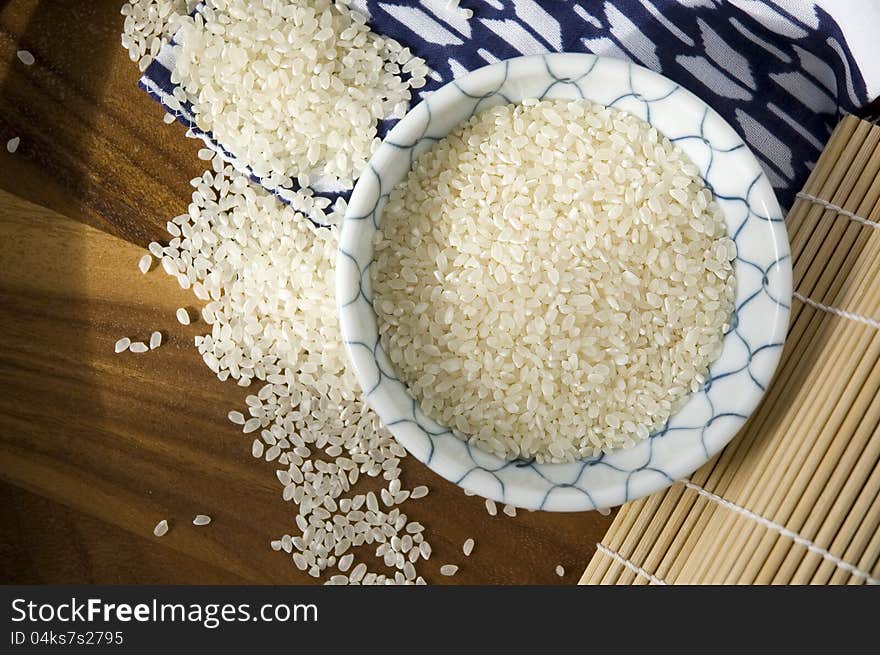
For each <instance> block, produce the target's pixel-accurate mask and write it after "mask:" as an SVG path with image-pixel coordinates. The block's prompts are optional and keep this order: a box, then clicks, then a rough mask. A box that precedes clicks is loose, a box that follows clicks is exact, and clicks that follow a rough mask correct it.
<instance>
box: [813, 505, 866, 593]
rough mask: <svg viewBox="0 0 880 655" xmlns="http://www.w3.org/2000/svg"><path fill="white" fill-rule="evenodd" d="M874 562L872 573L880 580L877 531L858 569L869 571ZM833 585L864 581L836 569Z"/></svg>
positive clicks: (832, 580)
mask: <svg viewBox="0 0 880 655" xmlns="http://www.w3.org/2000/svg"><path fill="white" fill-rule="evenodd" d="M876 502H880V500H875V506H876ZM872 562H873V563H874V570H873V571H872V572H871V573H872V575H873V576H874V577H875V578H880V530H876V529H875V530H874V533H873V535H872V536H871V542H870V543H869V544H868V547H867V548H866V549H865V553H864V554H863V555H862V557H861V559H860V560H859V562H858V567H859V568H860V569H861V570H863V571H868V570H870V568H871V563H872ZM820 571H821V569H820ZM831 584H862V580H861V579H859V578H857V577H856V576H854V575H849V574H848V573H846V572H845V571H841V570H840V569H836V570H835V572H834V576H833V577H832V578H831Z"/></svg>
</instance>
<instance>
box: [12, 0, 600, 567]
mask: <svg viewBox="0 0 880 655" xmlns="http://www.w3.org/2000/svg"><path fill="white" fill-rule="evenodd" d="M120 5H121V0H89V1H88V2H84V1H83V0H11V1H3V2H0V243H2V253H0V529H2V533H3V536H2V540H0V583H47V582H64V583H72V582H90V583H180V584H201V583H205V584H207V583H232V584H234V583H281V584H283V583H288V584H296V583H307V582H314V580H313V579H312V578H309V577H308V576H306V575H305V574H303V573H300V572H299V571H298V570H296V568H295V567H294V566H293V565H292V563H291V562H290V559H289V556H288V555H285V554H284V553H277V552H273V551H272V550H270V549H269V546H268V542H269V541H270V540H271V539H275V538H278V537H279V536H281V535H282V534H284V533H285V532H292V533H295V532H294V531H295V530H296V528H295V526H294V524H293V518H294V515H295V506H294V505H292V504H288V503H285V502H284V501H283V500H282V499H281V488H280V485H279V484H278V482H277V481H276V479H275V476H274V473H273V469H274V466H273V465H272V464H269V463H267V462H265V461H260V460H255V459H253V458H252V457H251V456H250V441H251V440H250V439H248V438H247V437H244V436H243V435H242V434H241V433H240V432H239V431H237V430H236V429H235V428H234V427H233V426H232V425H231V424H230V423H229V422H228V421H227V420H226V413H227V412H228V411H229V410H230V409H233V408H240V407H241V406H243V404H244V403H243V399H244V396H245V395H246V394H247V393H248V391H246V390H243V389H241V388H240V387H238V386H236V385H235V384H233V383H225V384H224V383H221V382H219V381H218V380H217V379H216V377H214V375H213V374H212V373H211V372H210V371H209V370H208V369H207V368H206V367H205V366H204V364H203V363H202V361H201V358H200V357H199V355H198V353H197V352H196V350H195V348H194V347H193V345H192V339H193V337H194V336H195V335H196V334H198V333H199V331H200V330H204V329H205V325H204V324H203V323H195V324H193V325H190V326H186V327H184V326H181V325H179V324H178V323H177V322H176V320H175V318H174V310H175V308H176V307H180V306H189V307H193V308H194V307H195V306H196V305H195V298H194V297H193V296H192V295H191V294H190V293H189V292H188V291H183V290H181V289H180V288H179V287H178V286H177V284H176V282H175V281H173V280H172V279H171V278H169V277H167V276H166V275H165V274H164V273H163V272H162V271H161V267H159V268H158V270H156V269H154V270H153V271H151V272H150V273H149V274H147V275H141V274H140V272H139V271H138V270H137V260H138V258H139V257H140V255H141V254H143V252H144V250H143V248H144V246H145V245H146V244H147V243H148V242H149V241H150V240H153V239H159V240H161V239H162V237H163V235H164V234H165V233H164V229H163V226H164V224H165V221H166V220H167V219H168V218H169V217H171V216H174V215H176V214H179V213H181V212H183V211H185V210H186V205H187V202H188V199H189V196H190V192H191V190H190V187H189V184H188V181H189V179H190V178H192V177H195V176H196V175H198V174H199V173H200V172H201V170H202V166H201V164H202V162H200V161H199V160H198V158H197V157H196V152H197V150H198V149H199V142H196V141H193V140H188V139H186V138H184V130H183V128H182V127H181V126H180V125H177V124H174V125H171V126H166V125H164V124H163V123H162V115H163V111H162V109H161V108H160V107H159V106H158V105H157V104H156V103H154V102H153V101H152V100H151V99H150V98H149V97H148V96H147V95H146V94H145V93H143V92H142V91H140V90H139V89H138V88H137V85H136V83H137V78H138V71H137V67H136V65H135V64H133V63H132V62H131V61H129V60H128V57H127V53H126V52H125V51H123V50H122V48H121V47H120V46H119V32H120V30H121V26H122V17H121V16H120V15H119V7H120ZM19 48H24V49H27V50H30V51H31V52H32V53H33V54H34V56H35V57H36V63H35V64H34V65H33V66H30V67H26V66H24V65H22V64H21V63H20V62H19V61H18V59H17V58H16V55H15V52H16V50H17V49H19ZM13 136H19V137H20V138H21V145H20V146H19V149H18V152H16V153H15V154H14V155H10V154H8V153H7V152H6V149H5V148H4V147H2V146H3V145H5V143H6V141H7V140H8V139H10V138H11V137H13ZM153 330H160V331H162V333H163V335H164V337H165V338H164V343H163V345H162V347H161V348H159V349H158V350H156V351H154V352H149V353H146V354H142V355H135V354H131V353H124V354H121V355H115V354H114V352H113V344H114V342H115V341H116V339H118V338H119V337H121V336H129V337H132V338H133V339H143V340H146V339H147V338H148V336H149V334H150V332H151V331H153ZM403 468H404V474H403V480H404V484H405V485H416V484H426V485H428V486H429V487H430V488H431V494H430V495H429V496H428V497H427V498H425V499H423V500H419V501H410V502H408V503H406V504H405V505H404V509H403V511H405V512H406V513H407V514H408V515H410V516H411V517H413V518H414V519H415V520H418V521H420V522H422V523H424V524H425V525H426V526H427V530H428V533H427V534H428V539H429V541H430V542H431V544H432V545H433V547H434V555H433V556H432V558H431V560H430V561H428V562H424V563H421V564H420V565H419V566H418V567H417V568H418V569H419V573H420V574H422V575H424V577H425V578H426V579H427V580H428V581H429V582H430V583H444V582H450V583H508V584H509V583H555V582H567V583H573V582H575V581H576V580H577V579H578V577H579V576H580V573H581V571H582V570H583V568H584V566H585V565H586V563H587V562H588V561H589V559H590V557H591V555H592V552H593V550H594V544H595V542H596V541H598V540H600V539H601V538H602V535H603V534H604V532H605V530H606V529H607V527H608V525H609V524H610V522H611V517H603V516H600V515H599V514H598V513H596V512H591V513H582V514H550V513H543V512H536V513H528V512H520V514H519V516H517V517H516V518H509V517H507V516H503V515H501V514H499V516H497V517H494V518H492V517H489V516H488V514H487V513H486V511H485V509H484V506H483V501H482V500H481V499H479V498H468V497H466V496H464V494H463V493H462V492H461V491H460V490H459V489H458V488H457V487H455V486H453V485H452V484H450V483H447V482H446V481H444V480H442V479H440V478H439V477H438V476H437V475H435V474H434V473H432V472H431V471H429V470H428V469H427V468H425V467H424V466H423V465H422V464H420V463H419V462H417V461H416V460H414V459H408V460H406V461H405V462H404V465H403ZM196 513H204V514H209V515H211V516H212V517H213V518H214V521H213V523H212V524H211V525H210V526H208V527H204V528H195V527H193V526H192V525H191V523H190V522H191V520H192V517H193V516H194V515H195V514H196ZM161 518H168V519H169V521H170V522H171V523H172V529H171V531H170V532H169V533H168V534H167V535H166V536H165V537H163V538H162V539H156V538H155V537H153V535H152V529H153V526H154V525H155V524H156V522H157V521H158V520H159V519H161ZM468 536H472V537H474V538H475V540H476V542H477V546H476V548H475V549H474V553H473V555H472V556H471V557H470V558H464V557H463V555H462V554H461V544H462V542H463V541H464V540H465V538H466V537H468ZM358 556H359V558H363V559H364V561H366V562H367V563H368V565H369V566H370V568H371V570H382V565H381V562H380V561H379V560H378V559H376V558H375V557H374V556H373V554H372V553H371V552H369V549H364V550H361V551H359V552H358ZM447 562H450V563H457V564H459V565H460V566H461V570H460V572H459V574H458V575H457V576H455V577H454V578H443V577H441V576H440V575H439V573H438V569H439V567H440V565H441V564H443V563H447ZM557 564H562V565H563V566H564V567H565V569H566V574H565V576H564V578H558V577H557V576H556V574H555V573H554V569H555V567H556V565H557Z"/></svg>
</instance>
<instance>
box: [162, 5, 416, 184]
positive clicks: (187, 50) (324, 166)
mask: <svg viewBox="0 0 880 655" xmlns="http://www.w3.org/2000/svg"><path fill="white" fill-rule="evenodd" d="M348 5H349V3H348V2H342V1H340V2H332V1H331V0H301V1H299V2H290V1H289V0H253V1H252V0H206V2H205V3H204V5H203V6H202V7H200V8H199V11H198V12H197V13H196V14H195V15H194V16H192V17H189V16H187V17H184V18H181V19H180V20H179V25H180V31H179V32H178V33H177V34H176V36H175V41H177V42H178V43H179V45H178V46H176V47H175V50H176V53H175V62H176V64H175V68H174V70H173V71H172V75H171V80H172V82H174V83H175V84H179V85H180V87H179V88H180V89H181V91H182V96H183V97H182V98H180V100H183V99H184V98H185V99H187V100H189V101H190V102H191V103H192V106H193V111H194V113H195V116H196V122H197V124H198V125H199V127H200V128H202V129H203V130H205V131H207V132H211V133H212V134H213V135H214V137H215V138H216V139H217V140H218V141H219V142H220V143H222V144H223V146H224V148H226V149H227V150H228V151H230V152H232V153H234V154H235V155H236V156H237V157H238V158H239V159H241V160H243V161H245V162H246V163H247V164H248V165H249V166H250V167H251V168H252V170H253V171H254V174H255V175H256V176H257V177H259V178H261V181H262V182H263V184H264V185H265V186H267V187H268V188H275V187H278V186H281V187H290V186H291V185H292V182H293V181H294V180H296V181H298V183H299V184H300V185H301V186H303V187H309V186H310V185H312V184H313V183H314V182H315V181H316V180H317V179H318V178H325V180H328V181H330V182H331V183H332V184H334V185H339V186H341V187H343V188H351V187H352V185H353V180H354V179H355V177H356V176H357V175H358V174H359V173H360V171H361V170H362V169H363V168H364V167H365V165H366V162H367V159H368V158H369V157H370V154H371V153H372V152H373V151H374V150H375V148H376V147H377V146H378V144H379V139H378V138H377V136H376V122H377V121H378V120H380V119H383V118H386V117H397V118H400V117H402V116H403V114H404V113H405V112H406V110H407V108H408V103H409V99H410V89H415V88H420V87H422V86H424V84H425V77H426V76H427V75H428V68H427V66H425V63H424V61H422V60H421V59H418V58H416V57H413V55H412V54H411V53H410V51H409V50H408V49H407V48H402V47H401V46H400V44H398V43H397V42H396V41H394V40H393V39H389V38H385V37H382V36H379V35H378V34H375V33H374V32H372V31H370V28H369V26H367V25H366V19H365V18H364V16H363V15H362V14H360V13H359V12H358V11H356V10H354V9H352V8H351V7H350V6H348ZM401 74H405V75H407V77H408V79H407V80H406V81H404V80H403V79H402V77H401ZM330 116H332V120H328V119H327V117H330ZM200 156H202V155H201V154H200ZM205 158H208V157H207V155H205Z"/></svg>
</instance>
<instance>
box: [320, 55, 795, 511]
mask: <svg viewBox="0 0 880 655" xmlns="http://www.w3.org/2000/svg"><path fill="white" fill-rule="evenodd" d="M525 98H587V99H589V100H593V101H595V102H599V103H602V104H604V105H608V106H613V107H617V108H618V109H622V110H626V111H629V112H631V113H633V114H635V115H636V116H638V117H640V118H642V119H644V120H646V121H648V122H649V123H651V124H652V125H653V126H654V127H656V128H657V129H658V131H660V132H661V133H663V134H665V135H666V136H667V137H669V138H670V139H672V140H673V141H675V142H677V143H678V144H679V145H680V146H681V147H682V149H683V150H684V151H685V152H686V153H687V154H688V156H689V157H690V158H691V160H693V162H694V164H696V165H697V166H698V167H699V169H700V172H701V174H702V176H703V179H704V180H705V181H706V182H707V184H708V186H709V187H710V189H711V190H712V191H713V193H714V194H715V198H716V199H717V201H718V203H719V204H720V206H721V209H722V211H723V213H724V217H725V221H726V222H727V226H728V230H729V231H730V235H731V237H732V238H733V239H734V240H735V241H736V245H737V248H738V252H739V254H738V256H737V259H736V262H735V273H736V280H737V297H736V309H735V314H734V317H733V321H732V328H731V330H730V331H729V332H728V333H727V334H726V335H725V338H724V347H723V351H722V353H721V356H720V357H719V358H718V359H717V360H716V361H715V362H714V363H713V364H712V366H711V367H710V370H709V379H708V380H707V382H706V384H705V385H704V386H703V388H702V389H701V390H700V391H698V392H696V393H693V394H691V396H690V398H689V399H688V402H687V403H686V404H685V405H684V407H683V408H682V409H681V410H680V411H679V412H678V413H677V414H675V415H674V416H672V417H671V418H670V419H669V421H668V423H667V425H666V426H665V427H664V428H663V429H662V430H660V431H659V432H657V433H655V434H653V435H651V436H650V437H649V438H648V439H645V440H644V441H642V442H640V443H638V444H637V445H636V446H635V447H633V448H630V449H628V450H622V451H615V452H612V453H610V454H605V455H601V456H599V457H595V458H592V459H589V460H583V461H579V462H575V463H571V464H536V463H534V462H527V461H504V460H501V459H499V458H498V457H496V456H494V455H490V454H488V453H486V452H484V451H482V450H480V449H478V448H476V447H474V446H472V445H471V444H469V443H466V442H465V441H462V440H460V439H458V438H457V437H455V436H454V435H453V434H452V433H451V432H450V431H449V430H448V429H446V428H445V427H443V426H442V425H438V424H436V423H435V422H433V421H431V420H430V419H428V418H427V417H425V416H424V415H423V414H422V413H421V411H420V410H419V408H418V405H417V403H416V402H415V401H414V400H413V398H412V396H411V395H410V393H409V391H408V390H407V388H406V387H405V386H404V385H403V383H401V382H400V381H399V380H398V378H397V375H396V374H395V372H394V368H393V366H392V365H391V362H390V360H389V359H388V357H387V356H386V355H385V353H384V352H383V350H382V345H381V343H380V341H379V335H378V330H377V327H376V316H375V313H374V312H373V307H372V304H371V299H372V292H371V288H370V272H369V268H370V265H371V264H372V262H373V247H372V237H373V233H374V232H375V231H376V229H377V226H378V225H379V223H380V221H381V215H382V207H383V206H384V204H385V202H386V200H387V196H388V193H389V192H390V191H391V189H392V188H393V187H394V186H395V185H397V184H398V183H399V182H400V181H401V180H402V179H403V178H404V177H405V176H406V174H407V172H408V171H409V169H410V166H411V165H412V162H413V160H414V159H415V158H416V157H417V156H418V155H419V154H421V153H422V152H424V151H425V150H426V149H428V148H430V147H431V145H432V144H433V143H434V142H436V141H437V140H438V139H441V138H443V137H444V136H446V135H447V134H448V133H449V132H450V131H451V130H452V129H454V128H455V127H456V126H457V125H458V124H459V123H461V122H462V121H463V120H466V119H467V118H469V117H470V116H471V115H472V114H474V113H476V112H478V111H480V110H482V109H485V108H487V107H491V106H493V105H498V104H503V103H512V102H518V101H520V100H522V99H525ZM336 297H337V303H338V306H339V319H340V322H341V328H342V336H343V339H344V341H345V345H346V349H347V351H348V354H349V359H350V363H351V365H352V366H353V367H354V372H355V374H356V375H357V378H358V380H359V382H360V384H361V386H362V387H363V390H364V393H365V395H366V398H367V400H368V402H369V403H370V405H371V406H372V407H373V409H374V410H375V411H376V412H377V413H378V414H379V416H380V417H381V418H382V420H383V421H384V423H385V425H387V426H388V428H389V429H390V430H391V432H392V433H393V434H394V436H395V437H396V438H397V439H398V440H399V441H400V443H401V444H403V445H404V447H406V449H407V450H408V451H409V452H410V453H411V454H412V455H413V456H415V457H416V458H417V459H419V460H420V461H422V462H424V463H425V464H427V465H428V466H429V467H430V468H431V469H433V470H434V471H436V472H437V473H439V474H440V475H442V476H443V477H444V478H446V479H448V480H451V481H453V482H455V483H456V484H458V485H460V486H461V487H464V488H465V489H468V490H469V491H472V492H474V493H477V494H479V495H481V496H485V497H487V498H492V499H494V500H496V501H499V502H503V503H511V504H513V505H516V506H518V507H525V508H529V509H544V510H553V511H575V510H589V509H595V508H602V507H611V506H614V505H620V504H622V503H624V502H626V501H630V500H634V499H635V498H638V497H640V496H644V495H647V494H650V493H652V492H654V491H657V490H659V489H662V488H663V487H666V486H667V485H669V484H671V483H672V482H674V481H675V480H677V479H679V478H681V477H683V476H686V475H688V474H690V473H691V472H692V471H694V470H695V469H697V468H698V467H699V466H700V465H702V464H703V463H705V462H706V461H707V460H708V459H709V458H710V457H712V456H713V455H714V454H715V453H717V452H718V451H719V450H721V448H722V447H724V445H725V444H726V443H727V442H728V441H730V440H731V439H732V438H733V436H734V435H735V434H736V433H737V431H738V430H739V428H740V427H741V426H742V424H743V423H744V422H745V420H746V419H747V418H748V416H749V414H751V412H752V410H753V409H754V408H755V406H756V405H757V404H758V401H759V400H760V399H761V396H762V395H763V394H764V391H765V389H766V388H767V385H768V384H769V383H770V380H771V378H772V377H773V372H774V370H775V369H776V365H777V363H778V361H779V356H780V354H781V352H782V344H783V341H784V339H785V334H786V330H787V327H788V313H789V305H790V299H791V263H790V255H789V246H788V237H787V234H786V231H785V225H784V223H783V217H782V213H781V211H780V209H779V205H778V204H777V202H776V198H775V196H774V195H773V191H772V189H771V187H770V183H769V182H768V180H767V178H766V176H765V175H764V173H763V172H762V171H761V168H760V167H759V165H758V162H757V161H756V160H755V158H754V156H753V155H752V153H751V152H750V151H749V149H748V148H747V147H746V145H745V144H744V143H743V142H742V140H741V139H740V137H739V136H738V135H737V133H736V132H735V131H734V130H733V129H732V128H731V127H730V125H728V124H727V123H726V122H725V121H724V120H723V119H722V118H721V117H720V116H719V115H718V114H717V113H715V112H714V111H713V110H712V109H711V108H710V107H709V106H707V105H706V104H705V103H704V102H703V101H702V100H700V99H699V98H697V97H696V96H695V95H693V94H692V93H690V92H688V91H687V90H685V89H684V88H682V87H681V86H680V85H678V84H676V83H674V82H672V81H671V80H669V79H667V78H665V77H663V76H662V75H659V74H657V73H654V72H652V71H650V70H647V69H645V68H642V67H640V66H636V65H634V64H630V63H627V62H624V61H621V60H617V59H610V58H605V57H596V56H593V55H588V54H548V55H536V56H530V57H519V58H516V59H510V60H507V61H503V62H500V63H498V64H493V65H491V66H486V67H485V68H481V69H479V70H476V71H474V72H472V73H470V74H468V75H466V76H464V77H462V78H460V79H458V80H455V81H453V82H450V83H449V84H447V85H446V86H444V87H442V88H440V89H439V90H437V91H436V92H434V93H433V94H431V95H430V96H429V97H428V98H426V99H425V100H423V101H422V102H421V103H419V104H418V105H416V106H415V107H414V108H413V109H412V111H410V112H409V113H408V114H407V115H406V116H405V117H404V118H403V119H402V120H401V121H400V122H399V123H398V124H397V125H396V126H395V127H394V129H393V130H391V132H390V133H389V134H388V136H387V137H386V138H385V140H384V142H383V143H382V146H381V147H380V148H379V149H378V150H377V151H376V153H375V154H374V155H373V157H372V159H371V160H370V162H369V164H368V166H367V169H366V170H365V171H364V172H363V174H362V175H361V177H360V179H359V181H358V183H357V186H356V187H355V189H354V193H353V194H352V197H351V202H350V203H349V205H348V212H347V213H346V216H345V219H344V222H343V225H342V233H341V237H340V248H339V254H338V257H337V261H336Z"/></svg>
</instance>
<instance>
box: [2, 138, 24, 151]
mask: <svg viewBox="0 0 880 655" xmlns="http://www.w3.org/2000/svg"><path fill="white" fill-rule="evenodd" d="M19 143H21V137H17V136H14V137H12V138H11V139H9V141H7V142H6V152H8V153H9V154H10V155H14V154H15V151H16V150H18V144H19Z"/></svg>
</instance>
